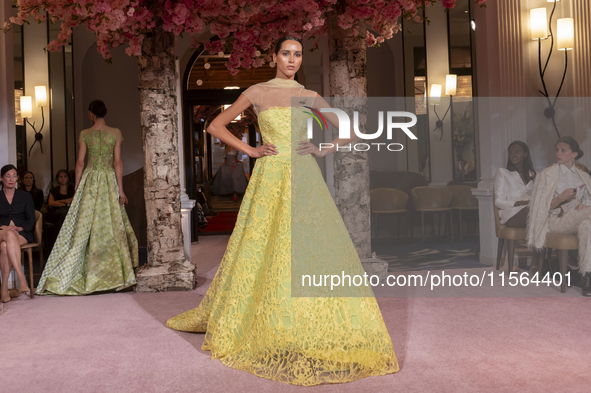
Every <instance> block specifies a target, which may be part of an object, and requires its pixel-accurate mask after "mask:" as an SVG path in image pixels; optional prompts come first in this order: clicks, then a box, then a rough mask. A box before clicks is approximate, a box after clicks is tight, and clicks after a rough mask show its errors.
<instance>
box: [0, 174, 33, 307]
mask: <svg viewBox="0 0 591 393" xmlns="http://www.w3.org/2000/svg"><path fill="white" fill-rule="evenodd" d="M0 176H1V178H2V184H3V187H2V190H1V191H0V272H2V285H1V286H0V296H1V300H2V302H3V303H6V302H8V301H10V295H9V294H8V276H9V275H10V270H11V268H13V267H14V270H15V271H16V274H17V277H18V281H19V283H20V291H21V292H25V293H26V294H27V295H29V296H30V289H29V285H28V284H27V279H26V278H25V275H24V274H23V271H22V270H21V245H23V244H27V243H29V242H31V243H32V242H33V241H34V240H35V239H34V238H33V229H34V228H35V207H34V206H33V198H32V197H31V194H29V193H28V192H26V191H23V190H17V189H16V183H17V180H18V175H17V173H16V167H15V166H14V165H5V166H3V167H2V169H1V170H0Z"/></svg>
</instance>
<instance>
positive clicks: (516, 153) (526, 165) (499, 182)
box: [494, 141, 536, 228]
mask: <svg viewBox="0 0 591 393" xmlns="http://www.w3.org/2000/svg"><path fill="white" fill-rule="evenodd" d="M508 150H509V158H508V159H507V168H499V169H498V170H497V173H496V175H495V189H494V192H495V205H497V207H498V208H499V217H500V219H501V224H504V225H505V226H508V227H519V228H525V226H526V224H527V215H528V213H529V200H530V197H531V193H532V190H533V187H534V179H535V178H536V171H535V170H534V168H533V164H532V160H531V156H530V154H529V147H528V146H527V145H526V144H525V143H523V142H521V141H515V142H513V143H511V144H510V145H509V149H508Z"/></svg>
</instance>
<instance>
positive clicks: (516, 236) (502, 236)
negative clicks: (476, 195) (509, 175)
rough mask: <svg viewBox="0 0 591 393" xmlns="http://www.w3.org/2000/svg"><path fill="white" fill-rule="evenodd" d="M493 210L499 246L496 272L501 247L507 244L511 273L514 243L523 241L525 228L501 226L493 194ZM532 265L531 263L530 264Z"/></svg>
mask: <svg viewBox="0 0 591 393" xmlns="http://www.w3.org/2000/svg"><path fill="white" fill-rule="evenodd" d="M493 210H494V215H495V232H496V234H497V237H498V238H499V245H498V250H497V270H499V268H500V267H501V258H502V257H503V246H504V245H505V241H506V242H507V244H506V245H507V247H506V248H507V262H508V268H509V271H510V272H511V271H513V260H514V257H515V242H516V241H519V240H525V238H526V232H525V228H517V227H506V226H504V225H503V224H501V217H500V216H499V208H498V207H497V205H496V204H495V197H494V194H493ZM532 263H533V262H532Z"/></svg>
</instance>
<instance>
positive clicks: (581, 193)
mask: <svg viewBox="0 0 591 393" xmlns="http://www.w3.org/2000/svg"><path fill="white" fill-rule="evenodd" d="M555 146H556V161H557V162H556V164H553V165H551V166H549V167H548V168H546V169H544V170H543V171H542V172H540V173H539V174H538V176H537V177H536V182H535V184H534V189H533V193H532V198H531V203H530V214H529V217H528V231H527V245H528V247H529V248H534V249H537V250H541V249H542V248H543V247H544V246H545V243H546V234H547V233H567V234H576V235H577V236H578V238H579V250H578V251H579V270H580V272H581V273H582V275H583V283H582V284H583V285H582V287H583V288H582V289H583V291H582V293H583V296H591V194H589V190H590V189H591V177H589V174H588V173H587V172H584V171H582V170H580V169H578V168H577V167H576V165H575V160H577V159H580V158H581V157H583V152H582V151H581V149H580V148H579V144H578V142H577V141H576V140H575V139H574V138H571V137H569V136H565V137H562V138H560V139H559V140H558V142H556V145H555Z"/></svg>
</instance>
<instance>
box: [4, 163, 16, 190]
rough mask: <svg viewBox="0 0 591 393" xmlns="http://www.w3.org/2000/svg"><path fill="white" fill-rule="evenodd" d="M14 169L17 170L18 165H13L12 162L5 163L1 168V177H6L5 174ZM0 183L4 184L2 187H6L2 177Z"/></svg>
mask: <svg viewBox="0 0 591 393" xmlns="http://www.w3.org/2000/svg"><path fill="white" fill-rule="evenodd" d="M13 169H14V170H15V171H16V170H17V169H16V167H15V166H14V165H12V164H8V165H4V166H3V167H2V169H0V177H4V175H6V174H7V173H8V171H11V170H13ZM17 172H18V171H17ZM0 185H2V189H4V184H3V182H2V179H0Z"/></svg>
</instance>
